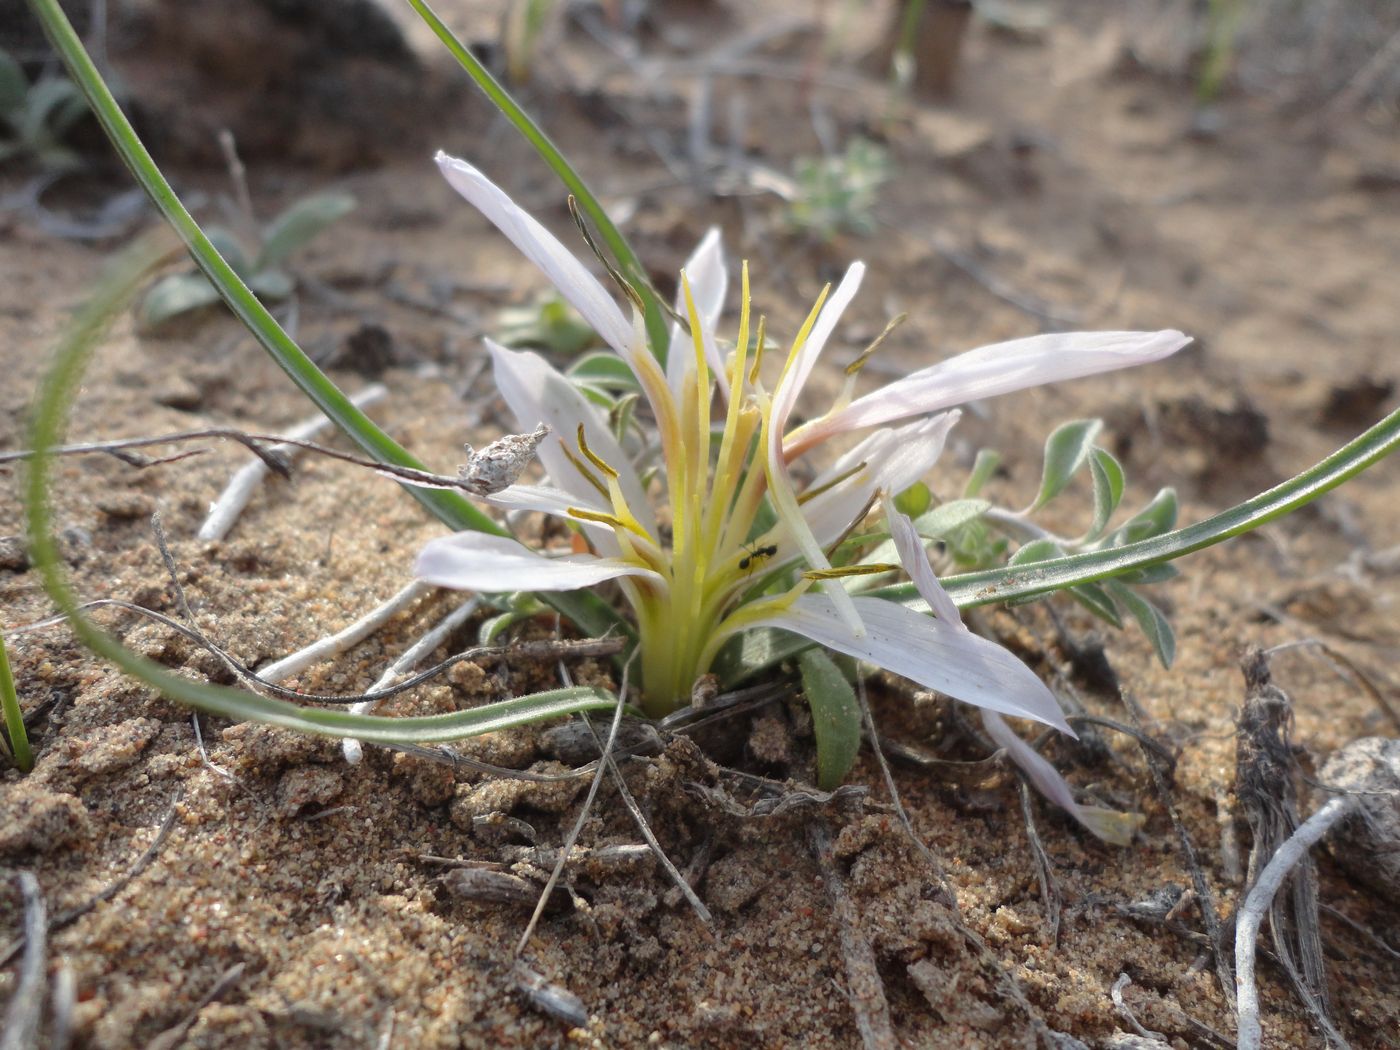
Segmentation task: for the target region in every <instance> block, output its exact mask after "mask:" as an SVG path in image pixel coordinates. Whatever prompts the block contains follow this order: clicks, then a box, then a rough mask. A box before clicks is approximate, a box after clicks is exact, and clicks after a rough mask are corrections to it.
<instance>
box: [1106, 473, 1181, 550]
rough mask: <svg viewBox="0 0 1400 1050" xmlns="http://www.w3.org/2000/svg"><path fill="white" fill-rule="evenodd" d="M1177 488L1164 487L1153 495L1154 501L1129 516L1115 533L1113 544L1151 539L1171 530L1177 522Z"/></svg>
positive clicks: (1121, 544) (1118, 545)
mask: <svg viewBox="0 0 1400 1050" xmlns="http://www.w3.org/2000/svg"><path fill="white" fill-rule="evenodd" d="M1176 510H1177V503H1176V489H1173V488H1170V487H1168V488H1164V489H1162V490H1161V491H1160V492H1158V493H1157V495H1155V496H1153V497H1152V502H1151V503H1149V504H1148V505H1147V506H1145V507H1143V508H1142V510H1140V511H1138V512H1137V514H1135V515H1133V517H1131V518H1129V519H1128V521H1127V522H1125V523H1124V524H1123V525H1122V526H1121V527H1120V528H1119V529H1118V530H1117V531H1116V532H1114V534H1113V541H1112V544H1111V546H1114V547H1121V546H1123V545H1125V544H1129V543H1139V542H1141V541H1142V540H1150V539H1153V538H1154V537H1156V536H1160V535H1162V534H1163V533H1165V532H1169V531H1171V528H1172V526H1173V525H1175V524H1176Z"/></svg>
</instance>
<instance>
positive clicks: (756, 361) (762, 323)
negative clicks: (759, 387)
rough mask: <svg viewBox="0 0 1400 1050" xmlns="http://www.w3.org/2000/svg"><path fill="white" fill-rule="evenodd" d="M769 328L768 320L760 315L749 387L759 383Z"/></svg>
mask: <svg viewBox="0 0 1400 1050" xmlns="http://www.w3.org/2000/svg"><path fill="white" fill-rule="evenodd" d="M767 327H768V318H767V317H765V316H764V315H763V314H759V315H758V338H756V339H755V340H754V350H753V367H752V368H750V369H749V385H750V386H753V385H754V384H755V383H757V382H758V369H759V366H760V365H762V364H763V336H764V332H765V329H767Z"/></svg>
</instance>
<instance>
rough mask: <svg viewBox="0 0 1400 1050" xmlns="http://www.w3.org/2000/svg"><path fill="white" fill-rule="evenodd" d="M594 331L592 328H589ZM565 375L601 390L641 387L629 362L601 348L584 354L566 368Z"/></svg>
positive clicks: (629, 390) (632, 389) (630, 389)
mask: <svg viewBox="0 0 1400 1050" xmlns="http://www.w3.org/2000/svg"><path fill="white" fill-rule="evenodd" d="M589 331H590V332H592V329H589ZM565 375H567V376H568V377H569V378H570V379H572V380H573V381H574V382H575V383H579V384H586V385H588V386H593V387H598V388H599V389H601V390H612V391H628V392H631V391H634V390H637V389H639V388H638V386H637V377H636V376H635V375H633V374H632V369H630V368H628V367H627V362H626V361H624V360H622V358H620V357H618V356H617V355H616V354H613V353H608V352H607V351H603V350H599V351H597V352H596V353H591V354H584V355H583V356H582V357H580V358H579V359H578V360H577V361H575V362H574V363H573V364H572V365H570V366H569V368H568V369H567V370H566V372H565Z"/></svg>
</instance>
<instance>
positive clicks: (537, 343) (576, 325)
mask: <svg viewBox="0 0 1400 1050" xmlns="http://www.w3.org/2000/svg"><path fill="white" fill-rule="evenodd" d="M496 341H497V342H498V343H500V344H501V345H502V346H509V347H513V348H515V349H521V350H544V351H546V352H548V353H552V354H559V355H560V356H563V357H574V356H576V355H578V354H581V353H583V351H585V350H587V349H588V348H589V347H592V346H597V345H598V344H599V342H600V340H599V339H598V334H597V333H596V332H594V331H593V329H592V328H590V327H589V326H588V324H587V323H586V322H585V321H584V320H583V318H582V317H580V316H579V313H578V311H577V310H575V309H574V308H573V307H571V306H570V305H569V304H568V303H566V302H565V301H564V300H563V299H561V298H560V297H559V296H557V295H545V296H541V297H539V298H537V299H535V300H533V301H531V302H529V303H526V304H525V305H523V306H510V307H507V308H506V309H504V310H502V311H501V314H500V317H499V318H498V319H497V323H496Z"/></svg>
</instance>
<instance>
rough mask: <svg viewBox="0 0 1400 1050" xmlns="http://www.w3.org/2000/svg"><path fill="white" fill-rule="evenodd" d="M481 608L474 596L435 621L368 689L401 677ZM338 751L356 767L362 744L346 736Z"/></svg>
mask: <svg viewBox="0 0 1400 1050" xmlns="http://www.w3.org/2000/svg"><path fill="white" fill-rule="evenodd" d="M480 607H481V598H480V597H479V596H476V597H472V598H469V599H467V600H466V601H464V602H463V603H462V604H461V605H459V606H457V608H455V609H453V610H452V611H451V612H450V613H448V614H447V615H446V616H444V617H443V618H442V619H441V620H440V621H439V622H438V624H437V626H435V627H434V628H433V629H432V630H430V631H429V632H428V633H427V634H425V635H423V637H422V638H419V639H418V641H416V642H414V643H413V644H412V645H411V646H409V647H408V648H407V649H406V650H404V652H403V654H402V655H401V656H400V657H399V658H398V659H397V660H395V661H394V662H393V663H392V664H390V665H389V669H388V670H387V671H385V672H384V673H383V674H382V675H380V676H379V679H378V681H376V682H375V683H374V685H372V686H370V687H369V691H370V692H371V693H377V692H379V690H381V689H387V688H389V686H391V685H393V684H394V683H395V682H397V681H398V680H399V678H400V677H401V676H403V675H405V674H407V673H408V672H409V671H411V670H413V668H415V667H416V666H418V663H419V662H420V661H421V660H423V658H424V657H427V656H429V655H431V654H432V652H433V651H434V650H435V649H437V647H438V646H440V645H441V644H442V643H443V642H444V641H446V640H447V637H448V635H450V634H451V633H452V632H453V631H455V630H456V629H457V628H458V627H460V626H462V624H463V623H465V622H466V621H467V619H468V618H469V617H470V616H471V615H472V614H473V613H475V612H476V611H477V609H479V608H480ZM373 708H374V701H373V700H363V701H361V702H360V703H358V704H352V705H351V707H350V711H351V713H352V714H357V715H362V714H365V713H366V712H368V711H370V710H372V709H373ZM340 753H341V754H342V755H344V756H345V761H347V762H349V763H350V764H351V765H352V766H356V765H359V764H360V760H361V759H362V758H363V757H364V747H363V746H362V745H361V744H360V742H359V741H358V740H350V739H347V740H343V741H341V744H340Z"/></svg>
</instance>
